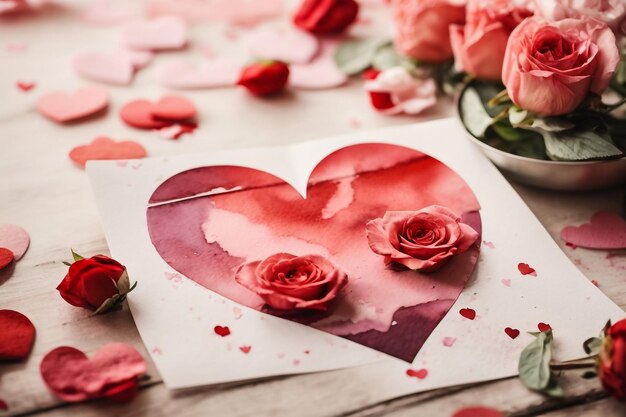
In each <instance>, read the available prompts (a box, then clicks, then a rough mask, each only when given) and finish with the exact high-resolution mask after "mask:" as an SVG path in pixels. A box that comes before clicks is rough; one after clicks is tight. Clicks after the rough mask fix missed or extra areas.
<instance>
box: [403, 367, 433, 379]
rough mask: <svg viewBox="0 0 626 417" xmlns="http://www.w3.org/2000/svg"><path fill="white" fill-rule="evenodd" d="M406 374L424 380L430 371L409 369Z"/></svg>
mask: <svg viewBox="0 0 626 417" xmlns="http://www.w3.org/2000/svg"><path fill="white" fill-rule="evenodd" d="M406 374H407V376H410V377H412V378H417V379H424V378H426V377H427V376H428V370H426V369H423V368H422V369H417V370H415V369H411V368H409V369H407V370H406Z"/></svg>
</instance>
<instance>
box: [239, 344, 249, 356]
mask: <svg viewBox="0 0 626 417" xmlns="http://www.w3.org/2000/svg"><path fill="white" fill-rule="evenodd" d="M250 349H252V346H247V345H244V346H239V350H240V351H242V352H243V353H246V354H247V353H249V352H250Z"/></svg>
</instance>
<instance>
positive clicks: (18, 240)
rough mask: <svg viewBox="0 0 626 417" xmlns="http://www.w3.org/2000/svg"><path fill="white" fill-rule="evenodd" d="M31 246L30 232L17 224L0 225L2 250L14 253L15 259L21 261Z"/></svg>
mask: <svg viewBox="0 0 626 417" xmlns="http://www.w3.org/2000/svg"><path fill="white" fill-rule="evenodd" d="M28 245H30V237H29V236H28V232H26V230H24V229H22V228H21V227H20V226H18V225H15V224H2V225H0V248H6V249H9V250H10V251H11V252H13V258H14V259H15V260H16V261H19V260H20V259H21V258H22V256H24V253H26V250H27V249H28Z"/></svg>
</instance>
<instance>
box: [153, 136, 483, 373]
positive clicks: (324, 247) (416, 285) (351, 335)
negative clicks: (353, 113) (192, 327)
mask: <svg viewBox="0 0 626 417" xmlns="http://www.w3.org/2000/svg"><path fill="white" fill-rule="evenodd" d="M228 190H236V192H229V191H228ZM210 192H213V193H214V194H215V195H210V194H211V193H210ZM194 196H197V197H195V198H194ZM150 204H151V206H150V207H149V208H148V213H147V219H148V229H149V232H150V238H151V240H152V243H153V244H154V246H155V248H156V250H157V251H158V253H159V254H160V255H161V256H162V258H163V259H164V260H165V261H166V262H167V263H168V264H169V265H170V266H171V267H173V268H174V269H175V270H176V271H178V272H179V273H181V274H182V275H184V276H186V277H188V278H189V279H192V280H193V281H195V282H197V283H198V284H200V285H202V286H204V287H206V288H208V289H210V290H212V291H215V292H217V293H219V294H221V295H222V296H225V297H227V298H230V299H231V300H233V301H235V302H237V303H239V304H243V305H245V306H247V307H250V308H254V309H256V310H258V311H262V312H266V313H269V314H274V315H279V316H281V317H284V318H286V319H291V320H295V321H298V322H300V323H304V324H308V325H310V326H312V327H314V328H317V329H320V330H323V331H326V332H329V333H331V334H334V335H338V336H342V337H345V338H348V339H350V340H352V341H355V342H357V343H360V344H362V345H365V346H368V347H371V348H373V349H376V350H379V351H382V352H385V353H388V354H390V355H393V356H396V357H398V358H401V359H403V360H407V361H412V360H413V358H414V357H415V354H416V353H417V351H418V350H419V349H420V347H421V346H422V344H423V343H424V342H425V340H426V339H427V337H428V336H429V335H430V333H431V332H432V331H433V329H434V328H435V326H436V325H437V324H438V323H439V321H440V320H441V319H442V318H443V316H444V315H445V314H446V312H447V311H448V310H449V309H450V307H451V306H452V304H453V303H454V301H455V300H456V298H457V297H458V295H459V293H460V292H461V291H462V290H463V288H464V287H465V283H466V282H467V280H468V278H469V276H470V274H471V272H472V270H473V269H474V266H475V264H476V261H477V255H478V251H479V248H478V243H479V242H480V241H477V244H476V246H474V247H472V248H471V249H470V250H468V251H467V252H464V253H462V254H460V255H458V256H456V257H454V258H453V259H452V260H451V262H450V263H449V264H447V265H446V266H445V267H444V268H442V269H440V270H439V271H437V272H433V273H423V272H413V271H398V270H393V269H391V268H388V267H387V266H386V265H385V263H384V260H383V259H382V258H381V257H380V256H378V255H376V254H375V253H374V252H372V250H371V249H370V247H369V245H368V242H367V239H366V238H365V225H366V223H367V222H368V221H370V220H372V219H375V218H378V217H382V216H383V215H384V214H385V211H387V210H399V211H402V210H418V209H420V208H422V207H424V206H427V205H431V204H438V205H443V206H448V207H450V209H451V210H453V211H455V212H457V213H459V214H463V219H464V222H465V223H468V224H470V225H471V226H472V227H474V228H475V229H476V230H480V216H479V214H478V212H477V210H478V209H479V205H478V202H477V200H476V198H475V197H474V195H473V193H472V192H471V190H470V189H469V188H468V187H467V185H466V184H465V182H464V181H463V180H462V179H461V178H460V177H459V176H458V175H456V174H455V173H454V172H453V171H451V170H450V169H449V168H447V167H446V166H445V165H443V164H441V163H440V162H439V161H437V160H435V159H433V158H431V157H429V156H426V155H423V154H421V153H419V152H416V151H414V150H411V149H408V148H404V147H400V146H394V145H384V144H363V145H355V146H350V147H346V148H343V149H340V150H338V151H336V152H334V153H333V154H331V155H329V156H327V157H326V158H324V159H323V160H322V161H321V162H320V163H319V164H318V165H317V167H316V168H315V170H314V171H313V173H312V174H311V176H310V177H309V181H308V188H307V193H306V199H304V198H303V197H302V196H301V195H300V194H298V193H297V192H296V191H295V190H294V189H293V188H292V187H291V186H290V185H289V184H287V183H285V182H284V181H282V180H281V179H279V178H276V177H274V176H272V175H270V174H267V173H265V172H262V171H258V170H254V169H251V168H243V167H236V166H213V167H202V168H197V169H193V170H190V171H185V172H182V173H180V174H177V175H175V176H173V177H172V178H170V179H168V180H166V181H165V182H164V183H162V184H161V185H160V186H159V187H158V188H157V190H156V191H155V192H154V194H153V195H152V197H151V200H150ZM279 252H287V253H292V254H296V255H305V254H308V253H313V254H318V255H322V256H324V257H326V258H327V259H329V261H330V262H332V263H333V264H334V265H337V267H339V268H340V269H341V270H343V271H344V272H345V273H347V275H348V284H347V286H346V288H345V291H342V293H341V295H340V296H338V297H337V298H336V299H335V300H333V301H334V302H335V304H333V305H332V308H329V310H328V312H316V313H312V312H309V313H305V314H302V315H295V316H293V315H291V316H285V315H281V313H280V312H276V311H273V310H271V309H269V308H267V307H266V306H265V303H264V301H263V299H262V298H261V297H260V296H259V295H257V294H256V293H254V292H252V291H250V290H248V289H247V288H245V287H243V286H242V285H239V284H238V283H237V282H236V281H235V271H236V270H237V268H238V267H239V266H240V265H241V264H242V263H245V262H252V261H255V260H262V259H265V258H267V257H268V256H270V255H272V254H275V253H279ZM189 259H193V260H194V262H189ZM444 283H445V284H444ZM394 322H396V324H395V325H393V323H394Z"/></svg>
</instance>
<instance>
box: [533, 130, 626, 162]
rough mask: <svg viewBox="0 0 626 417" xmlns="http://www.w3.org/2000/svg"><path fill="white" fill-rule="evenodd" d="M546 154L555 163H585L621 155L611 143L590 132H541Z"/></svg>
mask: <svg viewBox="0 0 626 417" xmlns="http://www.w3.org/2000/svg"><path fill="white" fill-rule="evenodd" d="M541 133H542V135H543V138H544V141H545V144H546V153H547V154H548V156H549V157H550V159H552V160H556V161H585V160H589V159H602V158H614V157H618V156H621V155H622V151H620V150H619V149H618V148H617V147H616V146H615V145H613V143H611V142H610V141H608V140H606V139H604V138H603V137H602V136H600V135H598V134H597V133H595V132H592V131H583V132H569V131H565V132H549V131H542V132H541Z"/></svg>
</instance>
